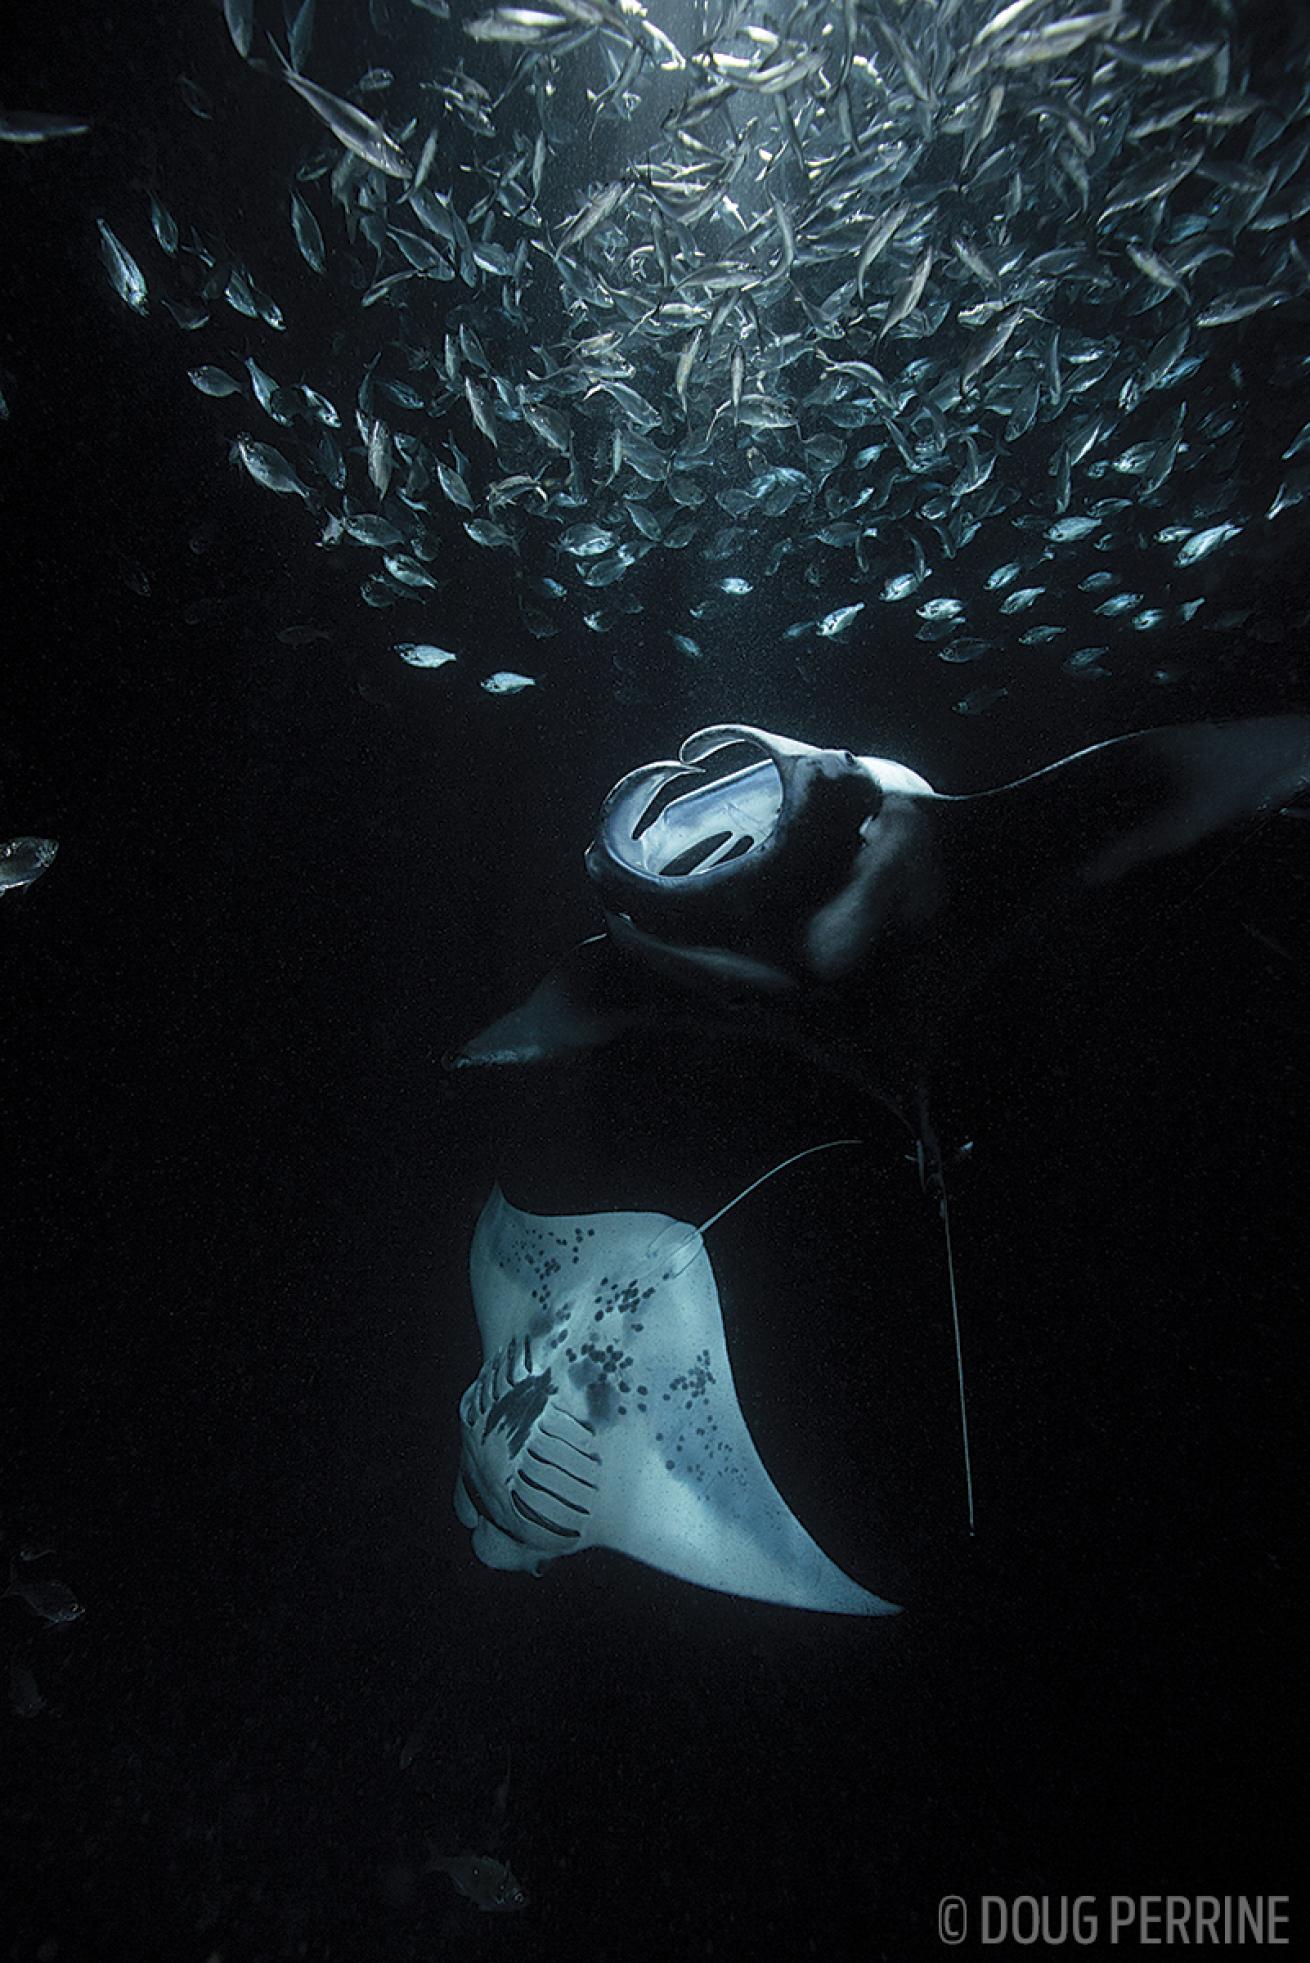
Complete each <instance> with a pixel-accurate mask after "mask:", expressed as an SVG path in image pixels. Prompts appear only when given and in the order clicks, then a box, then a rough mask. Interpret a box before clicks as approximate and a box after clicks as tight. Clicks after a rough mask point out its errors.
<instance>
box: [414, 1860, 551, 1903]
mask: <svg viewBox="0 0 1310 1963" xmlns="http://www.w3.org/2000/svg"><path fill="white" fill-rule="evenodd" d="M427 1872H428V1873H429V1874H448V1875H449V1876H450V1878H451V1880H452V1882H453V1883H454V1884H455V1887H456V1888H458V1890H459V1892H460V1894H461V1895H467V1897H468V1899H469V1900H470V1901H471V1902H476V1903H477V1905H478V1907H479V1908H480V1909H483V1910H485V1911H487V1912H488V1913H491V1914H504V1913H507V1912H509V1911H511V1910H514V1909H520V1908H526V1907H527V1905H528V1898H527V1896H526V1894H525V1893H524V1891H523V1889H522V1888H521V1887H520V1886H519V1884H518V1882H517V1881H516V1880H515V1879H514V1876H513V1874H512V1872H511V1871H510V1869H509V1868H508V1867H507V1866H506V1864H505V1862H504V1861H495V1860H493V1859H492V1857H491V1855H490V1854H453V1855H451V1854H438V1853H436V1852H435V1851H434V1852H433V1853H432V1856H431V1859H430V1860H429V1861H428V1865H427Z"/></svg>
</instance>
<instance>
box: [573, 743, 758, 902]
mask: <svg viewBox="0 0 1310 1963" xmlns="http://www.w3.org/2000/svg"><path fill="white" fill-rule="evenodd" d="M709 733H710V732H701V733H700V734H698V735H697V736H692V737H689V738H688V739H687V741H686V742H685V743H684V744H683V745H682V748H681V750H680V752H679V754H678V757H677V759H676V760H673V761H667V762H660V763H652V764H646V765H643V767H642V768H641V769H639V770H634V771H630V772H629V774H628V775H627V776H626V777H624V778H622V779H621V780H620V782H619V783H618V784H616V785H615V787H614V789H613V790H612V791H611V792H610V794H609V796H608V798H606V800H605V804H604V806H603V807H602V809H601V814H600V819H599V822H598V826H597V834H596V843H595V845H593V847H592V849H591V852H590V853H589V855H588V865H589V868H590V870H591V872H592V876H593V878H596V879H598V880H599V881H600V882H601V883H602V884H604V883H605V875H606V874H607V873H612V872H614V871H620V872H624V873H628V874H631V875H635V876H636V877H637V878H638V879H640V880H641V881H642V882H646V881H653V882H662V881H665V880H672V881H683V880H690V879H697V880H704V879H706V878H707V877H708V876H710V875H711V874H713V873H716V872H719V871H721V869H723V868H726V867H729V866H732V865H735V864H737V862H739V861H740V860H742V859H744V858H746V857H748V856H749V855H750V854H752V853H754V854H755V855H757V856H758V855H759V854H760V853H761V852H764V851H767V849H768V848H769V846H770V845H771V843H772V842H773V840H774V838H775V836H776V834H777V831H778V826H779V821H780V819H781V817H782V814H783V810H784V806H785V802H786V791H785V786H784V782H783V778H782V775H781V773H780V772H779V769H778V766H777V764H776V763H775V761H774V760H773V759H772V758H771V757H768V756H766V757H765V758H764V759H763V761H760V762H756V763H750V764H747V765H745V766H744V767H738V768H736V769H731V770H723V769H720V768H719V765H720V764H721V762H722V760H723V759H724V757H725V756H726V753H727V752H728V751H730V750H735V749H740V748H741V747H743V746H750V747H758V746H756V745H754V744H752V741H751V738H750V736H748V735H746V734H745V733H743V734H742V735H740V736H738V735H736V734H735V733H733V734H726V733H725V740H723V741H722V742H720V743H718V744H716V745H715V747H714V748H713V749H712V750H702V749H701V748H700V747H699V745H700V742H701V737H702V736H703V735H707V734H709ZM702 756H703V757H705V758H706V759H707V760H708V761H709V762H710V764H711V769H710V770H709V771H707V770H706V769H705V768H704V766H703V764H702V762H701V758H702Z"/></svg>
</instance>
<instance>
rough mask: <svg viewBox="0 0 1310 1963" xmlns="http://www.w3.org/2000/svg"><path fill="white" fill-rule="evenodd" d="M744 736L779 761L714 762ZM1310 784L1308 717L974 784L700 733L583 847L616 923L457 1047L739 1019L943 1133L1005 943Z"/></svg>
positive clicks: (743, 1029) (788, 743) (1152, 740)
mask: <svg viewBox="0 0 1310 1963" xmlns="http://www.w3.org/2000/svg"><path fill="white" fill-rule="evenodd" d="M740 745H746V746H748V747H749V748H751V749H754V750H755V751H757V752H760V753H762V759H763V760H762V761H756V762H753V763H750V764H748V765H747V766H746V767H745V768H743V769H739V770H736V771H734V772H732V773H731V774H729V775H720V776H717V777H711V776H708V775H707V774H706V773H705V771H704V769H703V766H704V765H705V764H706V763H707V762H709V761H711V760H714V759H717V758H719V756H720V753H722V752H726V751H727V750H728V749H730V748H732V747H735V746H740ZM1307 785H1310V717H1306V716H1268V717H1259V718H1254V719H1251V720H1248V721H1243V722H1235V723H1227V724H1205V723H1198V724H1187V725H1184V726H1181V727H1178V728H1173V729H1156V730H1147V731H1144V732H1142V733H1140V734H1137V735H1133V736H1123V737H1118V738H1115V739H1113V740H1112V741H1110V742H1106V743H1098V744H1096V745H1095V746H1094V747H1092V748H1091V749H1087V750H1080V751H1078V752H1077V753H1076V754H1075V755H1073V756H1071V757H1066V758H1065V759H1064V760H1063V761H1062V762H1060V763H1056V764H1052V765H1050V766H1049V767H1048V768H1047V769H1044V770H1039V771H1036V772H1034V773H1033V775H1031V776H1028V777H1022V778H1020V779H1019V780H1018V781H1017V782H1015V783H1012V784H1006V785H1003V786H1002V787H1001V788H999V789H997V790H993V791H984V792H980V793H977V794H974V795H971V796H963V797H950V796H946V795H943V794H942V793H941V792H938V791H935V790H933V788H932V786H931V785H930V784H928V783H927V782H926V781H925V779H924V778H922V777H920V776H919V775H918V774H917V773H916V772H914V771H913V770H910V769H908V768H907V767H906V766H905V765H904V764H900V763H892V762H889V761H887V760H886V759H885V758H881V757H861V756H855V755H853V754H852V752H851V751H849V750H824V749H816V748H813V747H812V746H811V745H809V744H807V743H799V742H796V741H794V740H792V739H791V738H789V737H783V736H774V735H770V734H769V733H768V732H766V731H764V730H759V729H752V728H749V727H747V726H746V725H744V724H736V723H725V724H721V725H718V726H716V727H714V728H711V729H703V730H699V731H698V732H697V733H696V734H695V735H693V736H690V737H688V739H687V741H686V742H685V743H684V744H683V745H682V749H681V751H680V753H679V757H678V759H677V761H676V762H662V763H651V764H646V765H644V766H643V767H642V768H641V769H639V770H634V771H633V772H632V773H631V774H630V775H629V776H627V777H625V778H623V779H622V781H621V782H620V783H618V784H617V785H616V786H615V787H614V789H613V790H612V791H611V792H610V794H609V796H608V797H607V798H606V800H605V803H604V805H603V807H602V809H601V813H600V818H599V821H598V824H597V830H596V837H595V840H594V842H593V843H592V845H591V846H590V847H589V849H588V851H587V855H586V865H587V871H588V872H589V874H590V875H591V877H592V879H593V880H594V881H595V883H596V885H597V887H598V888H599V891H600V895H601V899H602V903H603V905H604V909H605V917H606V923H607V927H608V933H607V934H605V935H601V936H598V937H596V938H595V939H594V940H590V941H586V942H584V943H583V944H582V945H581V946H580V947H578V948H575V949H574V951H573V953H572V954H571V955H570V956H568V957H567V959H566V960H565V961H563V962H562V963H561V964H560V966H559V967H557V968H556V969H554V970H553V971H552V973H551V974H549V975H548V976H547V977H546V979H545V981H543V982H542V983H541V985H540V986H539V987H538V988H537V989H536V990H535V991H534V992H533V993H532V994H531V995H530V996H529V997H528V999H527V1000H526V1001H525V1002H523V1003H522V1004H521V1005H520V1006H519V1007H518V1008H516V1009H512V1010H511V1011H510V1012H509V1014H508V1015H505V1016H502V1017H501V1018H500V1019H499V1020H498V1021H496V1022H493V1023H492V1024H491V1025H490V1026H489V1027H488V1028H486V1029H484V1030H483V1031H482V1032H481V1033H480V1034H479V1035H477V1036H475V1037H473V1039H472V1040H471V1041H470V1042H468V1043H466V1044H465V1045H464V1047H463V1048H462V1049H461V1050H460V1051H459V1052H458V1053H457V1054H456V1055H454V1056H453V1057H451V1058H450V1059H449V1065H450V1067H451V1068H452V1069H456V1070H463V1069H470V1068H474V1067H478V1066H488V1065H505V1064H526V1063H532V1062H537V1061H542V1060H548V1059H552V1058H560V1057H564V1056H566V1055H568V1054H569V1053H570V1052H574V1051H579V1050H587V1049H593V1048H596V1047H597V1046H599V1045H601V1044H604V1043H607V1042H609V1041H612V1040H613V1039H614V1038H615V1037H617V1036H619V1035H621V1034H623V1033H624V1032H626V1031H628V1030H631V1029H636V1028H641V1027H643V1026H651V1027H660V1026H665V1027H696V1026H701V1027H705V1028H708V1029H710V1030H715V1029H721V1030H724V1031H726V1032H731V1031H733V1030H736V1031H737V1032H738V1033H739V1034H746V1033H751V1034H755V1035H759V1036H762V1037H765V1038H767V1039H770V1040H773V1041H778V1042H783V1043H786V1044H788V1045H790V1046H791V1047H793V1048H795V1049H797V1050H799V1051H801V1052H802V1053H803V1054H804V1055H806V1056H808V1057H809V1058H811V1059H812V1060H813V1061H814V1062H815V1063H816V1064H818V1065H820V1066H822V1067H823V1068H826V1069H830V1070H834V1071H836V1072H838V1073H839V1074H841V1075H843V1076H845V1077H848V1078H850V1079H851V1080H853V1081H854V1082H855V1083H857V1084H858V1085H860V1086H861V1087H862V1088H863V1089H864V1090H865V1091H866V1092H868V1093H870V1094H871V1095H873V1096H875V1097H877V1098H878V1099H879V1100H880V1101H881V1102H882V1103H884V1104H885V1105H888V1106H889V1107H890V1108H891V1109H892V1110H894V1111H896V1112H897V1113H898V1115H900V1116H901V1117H903V1118H904V1119H905V1122H906V1123H907V1124H909V1125H910V1126H911V1127H912V1128H913V1129H914V1130H915V1131H916V1134H917V1135H918V1136H919V1137H920V1139H921V1140H922V1141H923V1142H924V1143H925V1144H927V1145H929V1146H930V1147H931V1143H932V1141H931V1137H930V1135H928V1134H927V1133H926V1124H927V1116H926V1114H927V1103H926V1091H927V1088H928V1086H929V1085H930V1083H931V1082H932V1077H933V1069H934V1063H935V1061H936V1059H937V1058H939V1057H940V1056H941V1055H942V1053H943V1051H944V1050H945V1048H946V1046H947V1044H948V1042H949V1039H950V1035H951V1032H952V1029H953V1027H954V1025H955V1024H956V1022H957V1021H958V1019H959V1017H960V1015H961V1013H962V1011H963V1010H964V1009H965V1008H966V1006H967V1005H968V1003H969V1001H970V999H971V997H972V996H973V995H974V994H975V993H976V992H977V991H978V990H979V988H980V987H981V985H982V983H983V982H984V981H985V980H986V979H987V978H989V977H991V976H993V975H995V974H996V973H997V971H998V970H999V969H1000V968H1001V967H1002V966H1003V965H1004V964H1005V963H1006V962H1007V957H1013V956H1014V955H1016V954H1018V953H1020V952H1022V951H1023V950H1024V949H1025V948H1026V947H1027V946H1029V945H1030V944H1031V943H1032V942H1033V940H1034V938H1035V937H1040V938H1041V939H1042V940H1043V941H1047V942H1049V940H1050V939H1051V938H1052V937H1053V935H1054V934H1055V932H1056V930H1057V929H1058V928H1059V927H1060V926H1061V925H1062V924H1063V923H1064V922H1065V921H1066V920H1067V919H1068V918H1069V917H1070V916H1072V915H1075V914H1076V913H1077V912H1078V911H1079V903H1080V902H1087V901H1089V900H1091V899H1092V898H1093V897H1094V896H1095V895H1096V894H1097V893H1098V892H1100V891H1102V890H1103V889H1105V888H1107V887H1109V886H1111V885H1112V884H1113V883H1114V882H1116V881H1118V880H1121V879H1122V878H1124V876H1125V875H1126V874H1129V873H1131V872H1133V871H1134V870H1135V869H1136V868H1138V867H1141V866H1145V865H1147V864H1149V863H1150V862H1152V861H1154V860H1159V859H1163V858H1165V857H1167V856H1169V855H1171V854H1174V853H1179V852H1182V851H1184V850H1185V849H1187V848H1188V847H1190V846H1193V845H1195V844H1197V843H1199V842H1200V841H1201V840H1203V839H1205V838H1207V837H1210V836H1213V835H1215V834H1218V833H1222V832H1225V831H1229V830H1232V829H1234V828H1235V827H1238V826H1240V825H1241V824H1243V823H1244V822H1250V821H1253V820H1258V819H1260V818H1263V817H1266V816H1268V815H1269V814H1271V813H1272V812H1274V811H1276V810H1278V809H1279V808H1280V807H1281V806H1282V805H1284V804H1287V803H1288V802H1290V801H1291V800H1292V799H1293V798H1295V797H1296V796H1297V795H1298V793H1299V792H1300V791H1302V790H1303V789H1305V788H1306V786H1307ZM671 792H672V793H675V794H674V795H672V796H670V793H671Z"/></svg>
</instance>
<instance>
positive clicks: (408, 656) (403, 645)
mask: <svg viewBox="0 0 1310 1963" xmlns="http://www.w3.org/2000/svg"><path fill="white" fill-rule="evenodd" d="M396 653H397V654H398V655H399V656H400V658H401V660H402V661H407V662H408V663H409V665H410V667H411V668H444V667H445V666H446V663H447V662H448V661H458V660H459V656H458V655H457V654H452V653H451V651H450V649H449V648H439V647H433V646H432V644H431V643H430V642H428V641H397V642H396ZM502 679H503V678H502ZM484 686H485V684H484ZM497 692H499V691H497Z"/></svg>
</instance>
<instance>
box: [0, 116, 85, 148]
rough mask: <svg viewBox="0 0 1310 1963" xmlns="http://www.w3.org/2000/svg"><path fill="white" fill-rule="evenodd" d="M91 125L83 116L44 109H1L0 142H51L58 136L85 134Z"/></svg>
mask: <svg viewBox="0 0 1310 1963" xmlns="http://www.w3.org/2000/svg"><path fill="white" fill-rule="evenodd" d="M90 127H91V125H90V123H89V122H86V121H85V120H84V119H83V118H82V117H81V116H59V115H56V114H54V113H53V112H51V111H48V110H44V109H0V143H49V142H50V140H51V138H52V137H56V136H85V135H86V133H87V131H88V130H89V129H90Z"/></svg>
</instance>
